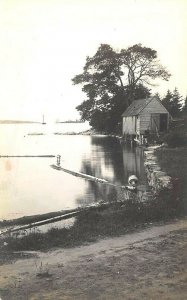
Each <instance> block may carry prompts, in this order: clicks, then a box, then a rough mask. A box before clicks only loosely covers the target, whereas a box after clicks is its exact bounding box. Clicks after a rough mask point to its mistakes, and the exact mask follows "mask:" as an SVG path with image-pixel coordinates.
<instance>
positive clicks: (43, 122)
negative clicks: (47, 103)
mask: <svg viewBox="0 0 187 300" xmlns="http://www.w3.org/2000/svg"><path fill="white" fill-rule="evenodd" d="M42 124H43V125H45V124H46V122H45V121H44V115H43V120H42Z"/></svg>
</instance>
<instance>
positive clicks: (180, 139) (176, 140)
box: [164, 131, 187, 147]
mask: <svg viewBox="0 0 187 300" xmlns="http://www.w3.org/2000/svg"><path fill="white" fill-rule="evenodd" d="M164 141H165V142H166V143H167V144H168V146H169V147H182V146H185V145H187V141H186V136H185V134H184V133H183V132H180V131H172V132H170V133H168V134H166V135H165V137H164Z"/></svg>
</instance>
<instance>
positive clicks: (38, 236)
mask: <svg viewBox="0 0 187 300" xmlns="http://www.w3.org/2000/svg"><path fill="white" fill-rule="evenodd" d="M164 193H165V192H164ZM163 199H164V200H163ZM176 211H177V207H176V206H175V205H174V206H173V203H170V199H169V197H167V192H166V193H165V194H164V196H163V195H160V197H157V198H155V199H153V200H152V201H150V202H147V203H140V202H132V201H127V202H126V203H125V204H124V203H123V204H122V203H118V204H117V203H116V204H113V205H111V206H110V207H108V208H106V209H105V210H102V211H100V210H99V209H96V210H95V211H89V212H84V211H83V212H82V213H81V214H80V215H79V216H77V217H76V220H75V223H74V225H73V226H72V227H70V228H61V229H57V228H54V229H50V230H49V231H48V232H47V233H42V232H37V231H36V232H32V233H28V234H27V233H25V235H24V236H22V237H17V236H16V235H14V236H6V237H5V238H3V239H2V240H1V241H0V247H1V250H2V253H3V251H4V252H5V251H6V252H7V253H8V252H9V251H24V250H49V249H51V248H53V247H64V248H66V247H74V246H78V245H81V244H83V243H87V242H93V241H96V240H97V239H100V238H104V237H111V236H119V235H122V234H125V233H127V232H130V231H133V230H135V229H137V228H139V229H141V228H144V227H146V226H149V224H150V223H151V224H152V223H153V222H162V221H164V222H165V221H168V220H171V219H172V218H173V217H174V216H175V215H176Z"/></svg>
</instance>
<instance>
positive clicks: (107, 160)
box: [0, 123, 145, 219]
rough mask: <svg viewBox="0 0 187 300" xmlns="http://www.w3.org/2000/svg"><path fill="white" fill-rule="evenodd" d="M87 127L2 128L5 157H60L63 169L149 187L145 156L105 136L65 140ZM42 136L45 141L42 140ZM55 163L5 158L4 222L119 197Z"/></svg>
mask: <svg viewBox="0 0 187 300" xmlns="http://www.w3.org/2000/svg"><path fill="white" fill-rule="evenodd" d="M88 128H89V127H88V125H87V124H83V123H82V124H51V125H48V124H47V125H40V124H20V125H13V124H11V125H2V124H0V136H1V141H0V155H57V154H60V155H61V157H62V161H61V165H62V166H64V167H65V168H69V169H71V170H74V171H78V172H83V173H86V174H89V175H93V176H96V177H99V178H104V179H107V180H109V181H110V182H113V183H116V184H120V185H124V184H127V179H128V176H129V175H131V174H136V175H137V176H138V178H139V180H140V181H139V183H140V184H144V183H145V176H144V169H143V157H142V151H141V149H139V148H135V149H131V148H128V147H127V146H126V147H125V146H124V145H121V144H120V142H119V140H118V139H116V138H111V137H106V136H81V135H60V134H54V133H62V132H80V131H83V130H86V129H88ZM41 133H43V135H41ZM53 163H56V158H0V219H12V218H18V217H21V216H27V215H35V214H42V213H47V212H52V211H58V210H62V209H68V208H75V207H77V206H84V205H88V204H91V203H94V202H97V201H100V200H105V201H108V200H110V199H113V198H114V196H115V191H114V189H112V188H111V187H108V186H104V185H102V184H98V183H93V182H88V181H86V180H84V179H81V178H77V177H74V176H72V175H69V174H67V173H64V172H61V171H56V170H54V169H52V168H51V167H50V165H51V164H53Z"/></svg>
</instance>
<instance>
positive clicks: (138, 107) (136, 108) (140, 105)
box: [122, 97, 154, 117]
mask: <svg viewBox="0 0 187 300" xmlns="http://www.w3.org/2000/svg"><path fill="white" fill-rule="evenodd" d="M153 98H154V97H150V98H145V99H140V100H134V101H133V102H132V103H131V105H130V106H129V107H128V108H127V109H126V110H125V111H124V113H123V114H122V117H130V116H137V115H138V114H139V113H140V112H141V111H142V110H143V109H144V108H145V107H146V106H147V104H148V103H149V102H151V100H152V99H153Z"/></svg>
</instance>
